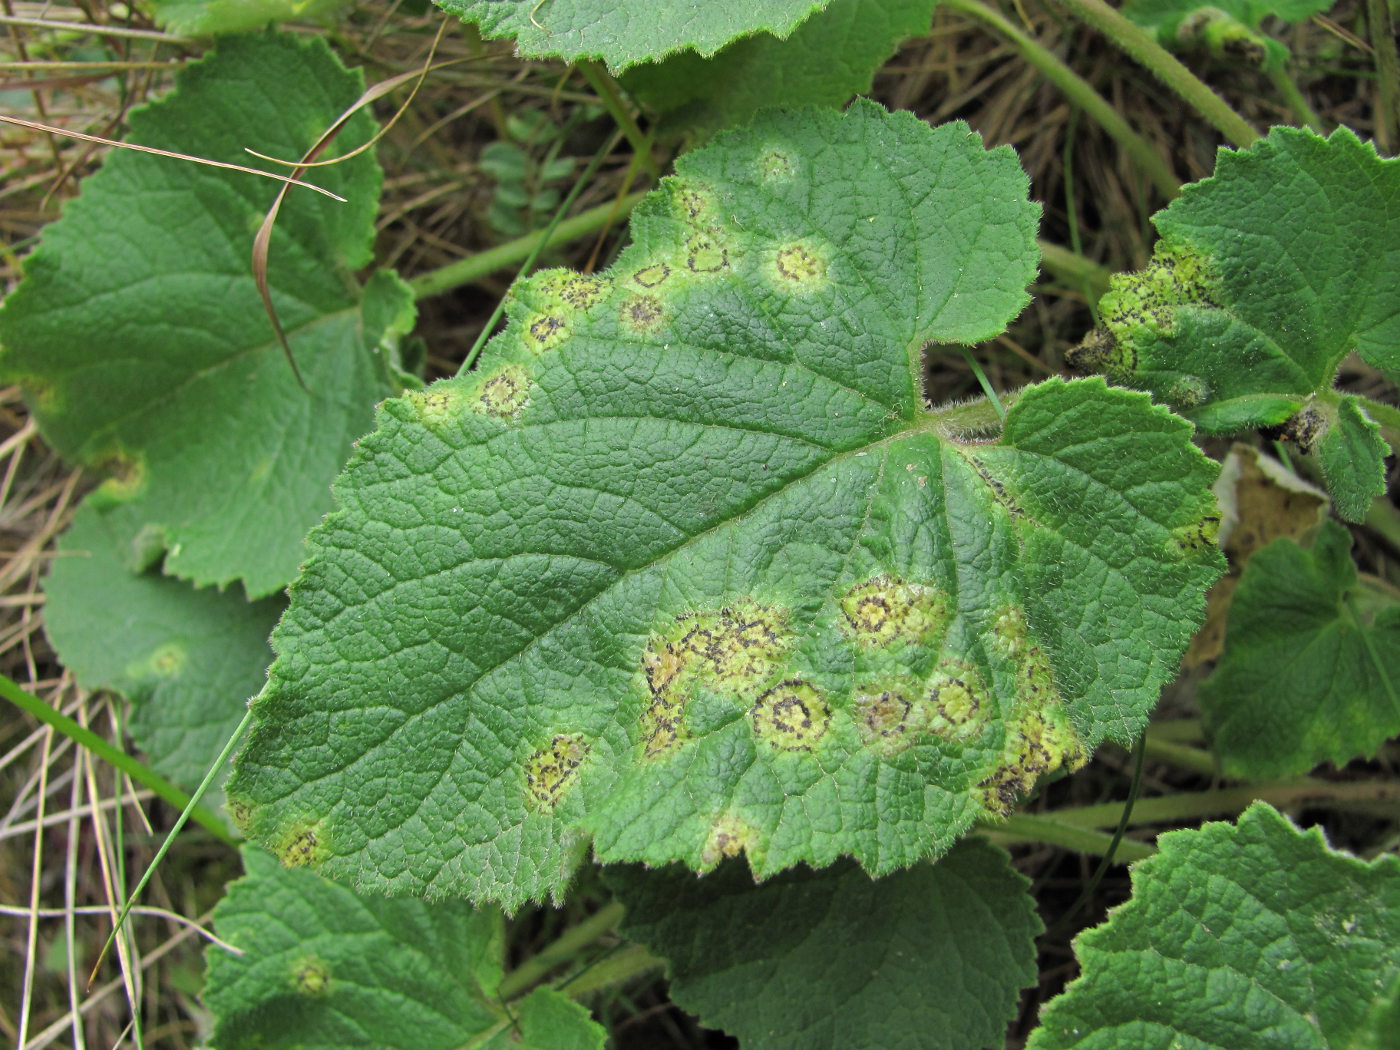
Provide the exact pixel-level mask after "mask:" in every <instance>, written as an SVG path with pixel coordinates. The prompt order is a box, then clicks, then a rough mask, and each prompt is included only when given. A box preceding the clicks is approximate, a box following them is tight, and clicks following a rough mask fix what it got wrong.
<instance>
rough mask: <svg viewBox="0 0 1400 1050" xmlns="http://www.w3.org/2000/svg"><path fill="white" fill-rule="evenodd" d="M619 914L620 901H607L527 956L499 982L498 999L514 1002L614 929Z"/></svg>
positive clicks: (620, 913) (619, 916) (620, 911)
mask: <svg viewBox="0 0 1400 1050" xmlns="http://www.w3.org/2000/svg"><path fill="white" fill-rule="evenodd" d="M622 911H623V908H622V902H621V901H610V902H609V903H607V904H605V905H603V907H602V908H600V909H599V910H598V911H596V912H594V913H593V914H592V915H590V916H589V917H588V918H586V919H584V920H583V921H582V922H581V923H579V924H578V925H577V926H570V927H569V928H568V929H567V930H565V931H564V933H563V935H562V936H560V938H559V939H558V940H557V941H555V942H554V943H553V944H550V945H547V946H546V947H545V948H544V950H542V951H541V952H539V953H538V954H536V955H532V956H530V958H528V959H526V960H525V961H524V962H523V963H521V964H520V965H519V966H517V967H516V968H515V969H514V970H511V972H510V973H508V974H506V975H505V977H504V978H502V979H501V984H500V987H499V989H498V992H499V994H500V996H501V998H502V999H514V998H515V997H516V996H518V995H521V994H522V993H524V992H526V991H529V989H531V988H533V987H534V986H535V985H537V984H539V983H540V981H542V980H544V978H545V976H546V975H547V974H548V973H549V971H550V970H552V969H554V968H555V967H556V966H559V965H560V964H561V963H566V962H568V961H569V960H570V959H572V958H574V957H575V956H576V955H577V954H578V953H579V952H580V951H581V950H582V949H584V948H586V947H587V946H588V945H590V944H592V943H593V942H594V941H596V940H597V939H598V938H599V937H601V936H603V935H604V934H606V933H608V932H609V931H610V930H611V929H612V928H613V927H614V926H616V925H617V921H618V920H619V919H620V918H622Z"/></svg>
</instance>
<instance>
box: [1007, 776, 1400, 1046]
mask: <svg viewBox="0 0 1400 1050" xmlns="http://www.w3.org/2000/svg"><path fill="white" fill-rule="evenodd" d="M1157 841H1158V844H1159V845H1160V846H1161V852H1160V853H1159V854H1158V855H1157V856H1155V857H1152V858H1151V859H1149V860H1145V861H1143V862H1142V863H1140V864H1137V865H1135V866H1134V867H1133V896H1132V899H1131V900H1130V901H1129V902H1128V903H1127V904H1124V905H1123V906H1121V907H1120V908H1118V909H1117V910H1115V911H1114V912H1113V913H1112V914H1111V915H1110V917H1109V920H1108V922H1106V923H1105V924H1104V925H1102V926H1100V927H1098V928H1097V929H1093V930H1089V931H1087V932H1085V933H1083V934H1081V935H1080V937H1079V939H1078V940H1077V941H1076V942H1075V951H1076V954H1078V956H1079V961H1080V965H1081V967H1082V969H1083V974H1082V976H1080V977H1079V978H1077V979H1076V980H1075V981H1073V982H1072V983H1071V984H1070V985H1069V987H1068V988H1067V989H1066V990H1065V991H1064V993H1063V994H1062V995H1060V996H1059V997H1058V998H1056V999H1053V1000H1051V1002H1050V1003H1049V1004H1048V1005H1047V1006H1046V1007H1045V1008H1044V1009H1043V1011H1042V1012H1041V1026H1040V1028H1038V1029H1037V1030H1036V1031H1035V1032H1033V1033H1032V1035H1031V1039H1030V1042H1029V1043H1028V1044H1027V1050H1061V1048H1064V1050H1069V1048H1071V1047H1072V1048H1073V1050H1119V1048H1121V1050H1166V1048H1167V1047H1193V1048H1198V1050H1210V1048H1219V1050H1274V1048H1276V1047H1288V1048H1290V1050H1327V1048H1329V1047H1382V1046H1393V1045H1394V1036H1395V1028H1394V1022H1395V1017H1396V1006H1397V1000H1398V999H1400V860H1397V859H1396V858H1395V857H1390V856H1383V857H1380V858H1378V859H1377V860H1375V861H1373V862H1371V863H1369V864H1367V863H1364V862H1362V861H1360V860H1357V859H1356V858H1355V857H1351V856H1348V855H1347V854H1345V853H1339V852H1336V851H1334V850H1332V849H1329V848H1328V846H1327V843H1326V842H1325V841H1324V840H1323V838H1322V835H1321V834H1320V833H1319V832H1318V831H1316V830H1312V831H1300V830H1299V829H1298V828H1296V827H1294V826H1293V825H1292V824H1291V823H1289V821H1288V820H1287V819H1285V818H1284V817H1282V816H1280V815H1279V813H1278V812H1277V811H1276V810H1274V809H1273V808H1272V807H1270V806H1268V805H1267V804H1265V803H1263V802H1256V803H1254V805H1252V806H1251V807H1250V808H1249V809H1248V810H1246V811H1245V813H1244V815H1243V816H1241V817H1240V820H1239V825H1238V826H1234V825H1230V824H1223V823H1212V824H1206V825H1204V826H1202V827H1201V828H1200V830H1198V831H1173V832H1168V833H1167V834H1165V835H1163V836H1162V837H1161V838H1160V839H1158V840H1157Z"/></svg>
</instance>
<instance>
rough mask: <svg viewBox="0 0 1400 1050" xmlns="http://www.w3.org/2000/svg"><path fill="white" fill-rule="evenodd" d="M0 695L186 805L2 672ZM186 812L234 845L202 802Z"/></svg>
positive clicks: (156, 777)
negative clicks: (189, 811) (190, 811)
mask: <svg viewBox="0 0 1400 1050" xmlns="http://www.w3.org/2000/svg"><path fill="white" fill-rule="evenodd" d="M0 696H4V698H5V699H6V700H8V701H10V703H12V704H14V705H15V706H16V707H18V708H19V709H20V710H21V711H27V712H28V713H29V714H31V715H33V716H34V717H35V718H37V719H38V720H39V721H40V722H43V723H44V724H45V725H50V726H53V727H54V729H56V730H58V731H59V732H60V733H62V734H63V735H64V736H66V737H67V738H68V739H69V740H71V741H73V743H75V744H78V745H80V746H82V747H85V748H87V749H88V750H89V751H91V752H92V753H93V754H94V755H96V756H97V757H98V758H100V759H102V761H104V762H106V763H107V764H108V765H110V766H113V767H114V768H116V769H119V770H121V771H122V772H123V773H125V774H126V775H127V776H129V777H130V778H131V779H132V780H134V781H136V782H137V783H138V784H140V785H141V786H142V787H147V788H150V789H151V790H152V791H154V792H155V793H156V795H158V796H159V797H160V798H162V799H164V800H165V801H166V802H168V803H169V804H170V805H171V806H173V807H174V808H175V809H178V810H183V809H184V808H185V807H186V806H188V805H189V803H190V796H189V795H187V794H185V792H183V791H181V790H180V789H179V788H178V787H176V786H175V785H174V784H172V783H170V781H168V780H166V779H165V778H164V777H163V776H161V775H160V774H159V773H157V772H155V771H154V770H153V769H151V768H150V767H148V766H146V765H144V764H143V763H141V762H140V761H138V760H137V759H135V758H132V757H131V756H130V755H128V754H127V753H126V752H125V751H122V750H121V749H120V748H118V747H116V746H114V745H113V744H111V743H109V742H108V741H106V740H104V739H103V738H102V737H100V736H98V735H97V734H96V733H94V732H93V731H92V730H91V729H88V728H87V727H86V726H82V725H79V724H78V723H77V722H75V721H73V719H71V718H69V717H68V716H67V715H65V714H64V713H63V712H62V711H58V710H56V709H54V708H53V707H50V706H49V705H48V704H46V703H45V702H44V701H43V700H41V699H39V697H37V696H35V695H34V694H33V693H30V692H27V691H25V690H24V689H22V688H20V687H19V685H17V684H16V683H15V682H13V681H12V680H10V679H9V678H8V677H6V676H5V675H0ZM190 816H192V817H193V818H194V819H195V820H196V821H197V822H198V823H199V824H201V825H202V826H203V827H204V828H205V829H206V830H208V831H209V833H210V834H212V835H214V836H215V837H216V838H218V839H219V840H220V841H221V842H225V843H227V844H228V845H230V846H237V845H238V840H237V839H235V838H234V837H233V836H231V835H230V834H229V833H228V829H227V828H225V827H224V823H223V821H221V820H220V819H219V818H218V816H217V815H216V814H214V813H213V812H211V811H210V810H208V809H205V808H204V807H203V806H196V807H195V808H194V811H193V812H192V813H191V814H190Z"/></svg>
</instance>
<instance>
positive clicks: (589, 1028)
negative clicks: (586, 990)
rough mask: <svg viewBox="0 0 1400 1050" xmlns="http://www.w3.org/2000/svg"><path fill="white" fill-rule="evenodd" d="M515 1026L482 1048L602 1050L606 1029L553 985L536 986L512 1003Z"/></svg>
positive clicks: (488, 1049)
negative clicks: (550, 986)
mask: <svg viewBox="0 0 1400 1050" xmlns="http://www.w3.org/2000/svg"><path fill="white" fill-rule="evenodd" d="M511 1014H512V1015H513V1016H514V1019H515V1025H516V1027H515V1028H513V1029H509V1030H506V1031H503V1032H501V1033H500V1034H499V1035H497V1036H496V1038H494V1039H492V1040H491V1041H490V1042H489V1043H486V1044H485V1045H484V1046H483V1048H482V1050H603V1048H604V1047H605V1046H607V1043H608V1031H607V1029H606V1028H604V1027H603V1026H602V1025H600V1024H598V1022H596V1021H594V1020H593V1015H592V1014H590V1013H589V1011H588V1008H587V1007H585V1006H583V1005H581V1004H579V1003H576V1002H574V1001H573V1000H572V999H570V998H569V997H568V996H567V995H564V994H563V993H562V992H556V991H555V990H554V989H553V988H536V989H535V990H534V991H533V992H531V993H530V994H529V995H527V996H526V997H525V998H524V999H522V1000H521V1001H520V1002H518V1003H514V1004H512V1005H511Z"/></svg>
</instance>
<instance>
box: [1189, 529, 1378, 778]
mask: <svg viewBox="0 0 1400 1050" xmlns="http://www.w3.org/2000/svg"><path fill="white" fill-rule="evenodd" d="M1350 549H1351V536H1350V535H1349V534H1348V533H1347V531H1346V529H1344V528H1342V527H1341V526H1340V525H1338V524H1337V523H1336V522H1330V521H1329V522H1326V523H1325V524H1324V525H1323V527H1322V529H1321V531H1320V532H1319V533H1318V536H1317V542H1316V544H1315V545H1314V546H1313V548H1312V549H1311V550H1304V549H1303V548H1302V547H1299V546H1298V544H1296V543H1294V542H1293V541H1292V540H1290V539H1279V540H1275V541H1274V542H1273V543H1271V544H1269V545H1268V546H1267V547H1265V548H1264V549H1263V550H1261V551H1259V552H1258V553H1257V554H1255V555H1254V556H1253V557H1252V558H1250V559H1249V564H1248V565H1246V566H1245V570H1244V575H1243V576H1242V577H1241V578H1240V584H1239V587H1238V588H1237V589H1236V591H1235V597H1234V600H1233V601H1232V602H1231V604H1230V617H1229V624H1228V627H1227V630H1226V635H1225V652H1224V655H1223V656H1222V657H1221V659H1220V663H1219V664H1218V665H1217V666H1216V669H1215V673H1214V674H1213V675H1211V677H1210V678H1208V679H1207V680H1206V681H1205V682H1204V683H1202V685H1201V691H1200V698H1201V709H1202V711H1203V712H1204V714H1205V717H1206V723H1207V725H1208V727H1209V730H1210V735H1211V738H1212V741H1213V743H1214V746H1215V749H1216V751H1218V752H1219V753H1220V757H1221V761H1222V762H1223V763H1224V765H1225V768H1226V770H1227V771H1229V772H1231V773H1234V774H1236V775H1238V776H1246V777H1260V778H1262V777H1279V776H1287V775H1290V774H1295V773H1305V772H1307V771H1308V770H1309V769H1312V768H1313V766H1315V765H1317V764H1318V763H1319V762H1327V761H1331V762H1335V763H1337V764H1338V765H1342V764H1345V763H1346V762H1348V761H1349V760H1351V759H1352V758H1355V757H1356V756H1358V755H1371V754H1374V753H1375V752H1376V750H1377V749H1378V748H1379V747H1380V746H1381V744H1383V743H1384V742H1385V741H1386V740H1387V739H1388V738H1390V737H1392V736H1395V735H1396V734H1397V733H1400V603H1396V602H1395V601H1394V599H1392V598H1388V597H1383V596H1382V595H1380V594H1379V593H1377V592H1375V591H1372V590H1369V589H1366V588H1363V587H1361V586H1359V585H1358V582H1357V576H1356V566H1355V565H1354V564H1353V563H1352V560H1351V554H1350Z"/></svg>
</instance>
